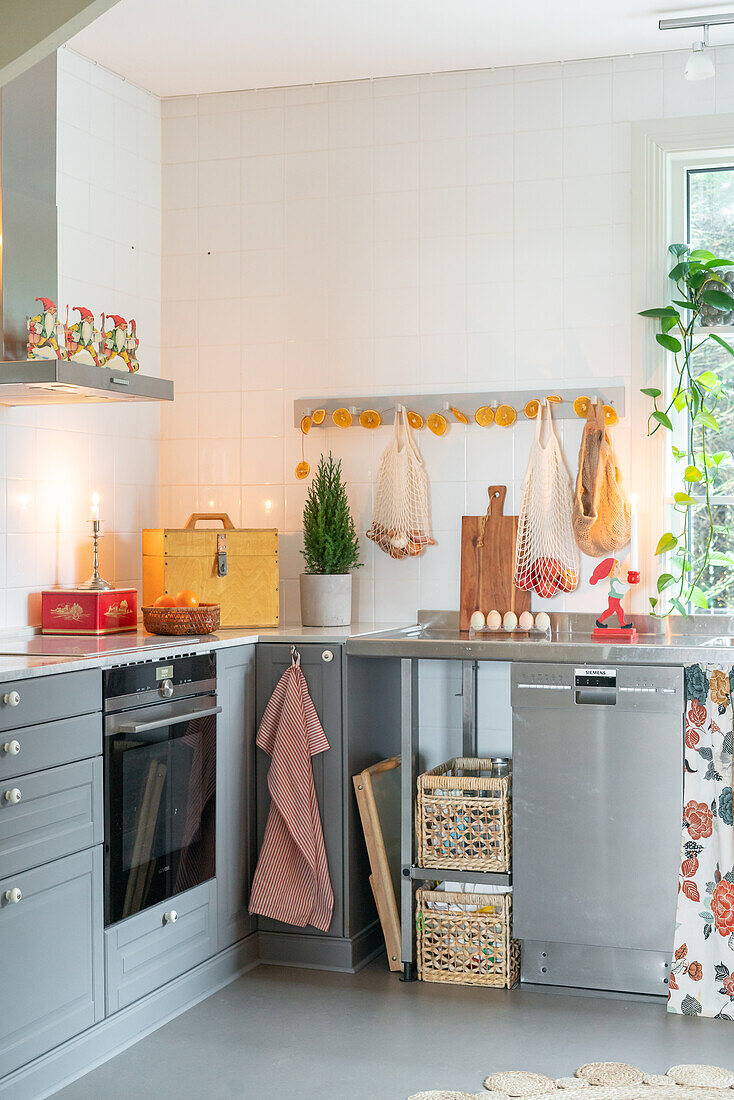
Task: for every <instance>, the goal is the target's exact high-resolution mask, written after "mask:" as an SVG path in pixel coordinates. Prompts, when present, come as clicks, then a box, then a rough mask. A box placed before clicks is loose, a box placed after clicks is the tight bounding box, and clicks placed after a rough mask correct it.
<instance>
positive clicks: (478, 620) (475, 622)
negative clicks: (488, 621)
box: [469, 611, 485, 630]
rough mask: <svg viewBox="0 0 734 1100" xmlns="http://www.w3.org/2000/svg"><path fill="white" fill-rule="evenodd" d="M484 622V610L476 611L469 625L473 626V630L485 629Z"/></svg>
mask: <svg viewBox="0 0 734 1100" xmlns="http://www.w3.org/2000/svg"><path fill="white" fill-rule="evenodd" d="M484 622H485V619H484V612H483V611H475V612H474V613H473V615H472V617H471V619H470V620H469V626H470V627H471V628H472V630H483V629H484Z"/></svg>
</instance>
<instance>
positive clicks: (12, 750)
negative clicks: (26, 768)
mask: <svg viewBox="0 0 734 1100" xmlns="http://www.w3.org/2000/svg"><path fill="white" fill-rule="evenodd" d="M3 752H6V753H7V754H8V756H17V755H18V753H19V752H20V741H6V742H5V744H4V745H3Z"/></svg>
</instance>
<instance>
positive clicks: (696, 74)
mask: <svg viewBox="0 0 734 1100" xmlns="http://www.w3.org/2000/svg"><path fill="white" fill-rule="evenodd" d="M727 23H734V12H728V13H727V14H725V15H724V14H722V15H691V16H687V17H686V18H684V19H661V20H660V22H659V23H658V27H659V29H660V30H661V31H675V30H682V29H683V28H686V27H702V28H703V34H702V36H701V39H700V41H698V42H694V43H693V48H692V49H691V52H690V54H689V55H688V60H687V61H686V67H685V69H684V70H683V75H684V77H685V78H686V80H708V79H709V78H710V77H712V76H713V75H714V62H713V58H712V57H711V54H710V52H707V51H708V45H709V27H718V26H722V25H723V24H727Z"/></svg>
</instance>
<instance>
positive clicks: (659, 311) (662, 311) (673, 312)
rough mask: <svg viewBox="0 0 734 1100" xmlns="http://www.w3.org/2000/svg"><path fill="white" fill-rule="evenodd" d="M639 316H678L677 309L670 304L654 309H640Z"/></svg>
mask: <svg viewBox="0 0 734 1100" xmlns="http://www.w3.org/2000/svg"><path fill="white" fill-rule="evenodd" d="M639 316H640V317H677V318H679V317H680V314H679V313H678V310H677V309H673V307H672V306H659V307H656V308H655V309H641V310H640V313H639Z"/></svg>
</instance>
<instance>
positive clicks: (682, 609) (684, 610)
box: [670, 596, 688, 618]
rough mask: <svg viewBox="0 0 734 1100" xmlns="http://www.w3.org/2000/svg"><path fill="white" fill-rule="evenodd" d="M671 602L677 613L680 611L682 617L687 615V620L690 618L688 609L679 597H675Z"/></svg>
mask: <svg viewBox="0 0 734 1100" xmlns="http://www.w3.org/2000/svg"><path fill="white" fill-rule="evenodd" d="M670 602H671V603H672V605H673V607H674V608H675V609H676V611H678V612H679V613H680V614H681V615H685V616H686V618H688V609H687V608H685V607H684V606H683V604H682V603H681V602H680V600H679V599H678V597H677V596H673V598H672V600H671V601H670Z"/></svg>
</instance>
